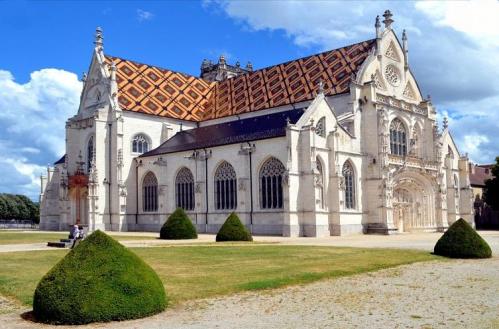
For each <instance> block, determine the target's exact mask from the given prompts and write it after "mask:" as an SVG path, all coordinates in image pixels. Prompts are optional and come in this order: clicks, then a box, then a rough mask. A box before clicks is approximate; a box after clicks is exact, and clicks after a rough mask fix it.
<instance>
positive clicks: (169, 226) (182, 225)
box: [159, 208, 198, 240]
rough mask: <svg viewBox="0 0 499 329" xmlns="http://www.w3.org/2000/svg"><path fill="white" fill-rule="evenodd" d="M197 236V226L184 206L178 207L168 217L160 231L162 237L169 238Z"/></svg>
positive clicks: (194, 237) (193, 237) (192, 237)
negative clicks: (193, 223)
mask: <svg viewBox="0 0 499 329" xmlns="http://www.w3.org/2000/svg"><path fill="white" fill-rule="evenodd" d="M197 237H198V234H197V232H196V228H195V227H194V225H192V222H191V220H190V219H189V217H188V216H187V214H186V213H185V211H184V209H182V208H177V210H175V211H174V212H173V214H171V215H170V217H168V219H167V221H166V223H164V224H163V227H161V231H160V233H159V238H160V239H168V240H177V239H197Z"/></svg>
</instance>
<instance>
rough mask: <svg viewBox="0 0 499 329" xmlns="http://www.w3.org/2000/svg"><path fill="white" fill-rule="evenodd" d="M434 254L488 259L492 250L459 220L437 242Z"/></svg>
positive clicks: (464, 222)
mask: <svg viewBox="0 0 499 329" xmlns="http://www.w3.org/2000/svg"><path fill="white" fill-rule="evenodd" d="M434 253H435V254H436V255H440V256H446V257H450V258H490V257H492V250H491V249H490V246H489V245H488V244H487V242H486V241H485V240H484V239H483V238H482V237H481V236H480V235H478V233H477V232H476V231H475V230H474V229H473V227H471V225H470V224H468V223H467V222H466V221H465V220H464V219H462V218H460V219H459V220H458V221H456V222H455V223H454V224H452V225H451V226H450V227H449V229H448V230H447V232H445V233H444V235H443V236H442V237H441V238H440V239H439V240H438V241H437V244H436V245H435V249H434Z"/></svg>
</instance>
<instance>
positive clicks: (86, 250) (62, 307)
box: [33, 231, 167, 324]
mask: <svg viewBox="0 0 499 329" xmlns="http://www.w3.org/2000/svg"><path fill="white" fill-rule="evenodd" d="M166 305H167V299H166V295H165V290H164V287H163V283H162V282H161V280H160V279H159V277H158V275H157V274H156V272H154V270H153V269H152V268H151V267H150V266H149V265H147V264H146V263H145V262H144V261H143V260H142V259H140V258H139V257H138V256H137V255H135V254H134V253H133V252H131V251H130V250H128V249H127V248H125V247H124V246H123V245H121V244H120V243H119V242H117V241H116V240H114V239H113V238H111V237H110V236H108V235H106V234H105V233H103V232H101V231H96V232H94V233H93V234H91V235H90V236H88V238H86V239H85V240H83V241H81V243H80V244H79V245H78V246H77V247H75V248H74V249H73V250H71V251H70V252H69V253H68V254H67V255H66V256H65V257H64V258H63V259H62V260H61V261H60V262H59V263H57V264H56V265H55V266H54V267H53V268H52V269H51V270H50V271H49V272H48V273H47V274H46V275H45V276H44V277H43V278H42V279H41V281H40V282H39V283H38V286H37V287H36V290H35V295H34V298H33V313H34V315H35V318H36V319H37V320H38V321H42V322H47V323H54V324H84V323H90V322H102V321H113V320H128V319H136V318H142V317H145V316H148V315H152V314H155V313H159V312H161V311H163V310H164V309H165V307H166Z"/></svg>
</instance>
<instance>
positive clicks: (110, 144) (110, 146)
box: [107, 122, 113, 230]
mask: <svg viewBox="0 0 499 329" xmlns="http://www.w3.org/2000/svg"><path fill="white" fill-rule="evenodd" d="M107 125H108V128H109V143H108V148H109V168H108V174H109V177H108V179H107V186H108V194H107V197H108V202H109V203H108V204H109V225H110V227H111V230H113V223H112V215H111V209H112V206H111V205H112V204H111V201H112V200H111V160H112V156H111V152H112V140H111V138H112V132H111V129H112V127H113V123H112V122H110V123H108V124H107Z"/></svg>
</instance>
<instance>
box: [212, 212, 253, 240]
mask: <svg viewBox="0 0 499 329" xmlns="http://www.w3.org/2000/svg"><path fill="white" fill-rule="evenodd" d="M219 241H253V237H252V236H251V233H250V232H249V231H248V229H246V227H245V226H244V225H243V223H241V221H240V220H239V217H237V215H236V214H235V213H231V214H230V215H229V217H227V219H226V220H225V223H224V224H223V225H222V227H221V228H220V230H219V231H218V234H217V242H219Z"/></svg>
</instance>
